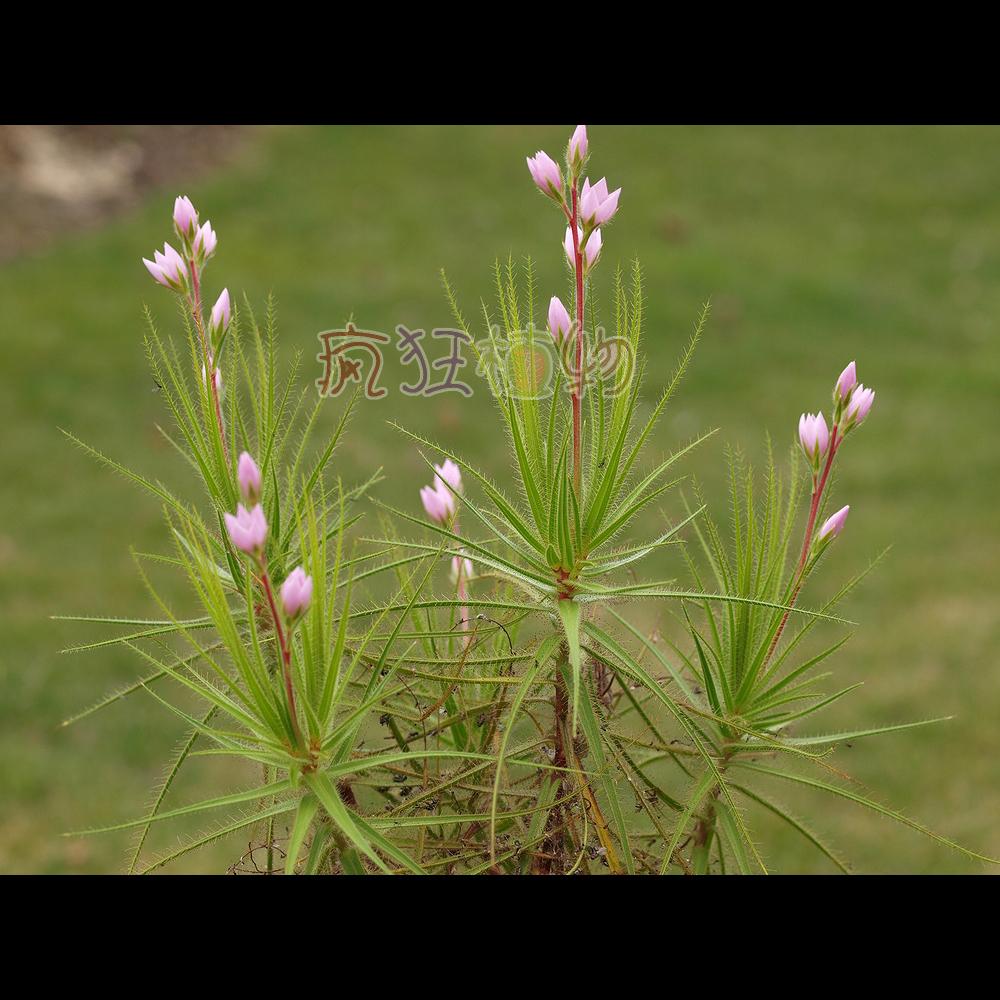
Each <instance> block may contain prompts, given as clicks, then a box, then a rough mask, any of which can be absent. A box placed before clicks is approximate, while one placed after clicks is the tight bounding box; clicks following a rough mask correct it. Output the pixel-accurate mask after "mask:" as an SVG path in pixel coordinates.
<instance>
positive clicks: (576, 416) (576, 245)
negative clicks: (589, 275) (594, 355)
mask: <svg viewBox="0 0 1000 1000" xmlns="http://www.w3.org/2000/svg"><path fill="white" fill-rule="evenodd" d="M572 198H573V213H572V215H571V216H570V223H569V226H570V231H571V232H572V233H573V264H574V270H575V271H576V387H575V388H574V390H573V483H574V485H575V486H576V496H577V501H578V502H581V503H582V497H581V496H580V483H581V481H582V472H583V470H582V467H581V461H582V455H581V452H582V446H581V441H580V438H581V420H580V409H581V404H582V400H583V254H582V253H581V251H580V233H579V230H578V217H579V210H578V207H577V199H576V179H575V178H574V179H573V193H572Z"/></svg>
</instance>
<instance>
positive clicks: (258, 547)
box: [223, 504, 267, 555]
mask: <svg viewBox="0 0 1000 1000" xmlns="http://www.w3.org/2000/svg"><path fill="white" fill-rule="evenodd" d="M223 517H224V518H225V521H226V531H228V532H229V537H230V539H231V540H232V543H233V545H235V546H236V548H238V549H239V550H240V552H246V553H247V555H260V553H261V552H263V550H264V542H265V541H266V540H267V521H266V520H265V519H264V511H263V509H262V508H261V506H260V504H257V505H256V506H255V507H254V508H253V509H252V510H247V509H246V507H244V506H243V504H240V505H239V506H238V507H237V508H236V516H235V517H234V516H233V515H232V514H223Z"/></svg>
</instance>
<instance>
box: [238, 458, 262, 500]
mask: <svg viewBox="0 0 1000 1000" xmlns="http://www.w3.org/2000/svg"><path fill="white" fill-rule="evenodd" d="M236 479H237V481H238V482H239V484H240V493H241V494H243V499H244V500H246V502H247V503H250V504H254V503H256V502H257V501H258V500H259V499H260V486H261V476H260V469H259V468H258V467H257V463H256V462H255V461H254V460H253V459H252V458H251V457H250V453H249V452H247V451H245V452H243V454H242V455H240V460H239V462H238V463H237V465H236Z"/></svg>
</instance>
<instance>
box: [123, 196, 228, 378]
mask: <svg viewBox="0 0 1000 1000" xmlns="http://www.w3.org/2000/svg"><path fill="white" fill-rule="evenodd" d="M174 231H175V232H176V233H177V236H178V238H179V239H180V243H181V250H180V252H178V251H177V250H175V249H174V248H173V247H172V246H171V245H170V244H169V243H164V244H163V252H162V253H161V252H160V251H159V250H156V251H154V252H153V259H152V260H149V259H147V258H146V257H143V258H142V262H143V264H145V265H146V270H147V271H149V273H150V275H151V276H152V278H153V280H154V281H156V282H157V283H158V284H161V285H163V286H164V287H165V288H169V289H171V291H174V292H179V293H180V294H182V295H184V296H186V297H187V298H188V302H189V305H190V306H191V309H192V312H193V313H194V314H195V322H196V324H198V325H199V328H200V324H201V322H202V320H201V315H200V311H201V288H200V274H201V270H202V268H203V267H204V266H205V263H206V262H207V261H208V259H209V257H211V256H212V255H213V254H214V253H215V248H216V246H217V245H218V242H219V239H218V236H216V234H215V230H214V229H213V228H212V223H211V222H210V221H209V220H207V219H206V220H205V222H204V223H202V224H201V225H199V223H198V212H197V210H196V209H195V207H194V205H193V204H192V203H191V199H190V198H188V197H187V195H181V196H179V197H178V198H177V199H176V200H175V201H174ZM231 319H232V307H231V303H230V300H229V290H228V289H226V288H223V290H222V293H221V294H220V295H219V298H218V299H217V300H216V303H215V305H214V306H212V312H211V321H210V328H209V329H210V335H211V339H210V343H209V344H206V353H207V355H208V359H209V366H210V367H211V369H212V372H213V381H214V382H215V387H216V389H217V390H218V391H221V388H222V384H221V383H222V377H221V375H220V373H219V370H218V368H216V367H215V362H214V360H213V349H212V346H211V345H216V346H217V345H218V344H219V343H221V340H222V335H223V334H224V333H225V331H226V329H227V328H228V326H229V323H230V320H231ZM202 368H203V370H202V381H207V377H206V373H205V371H204V368H205V366H204V365H203V366H202Z"/></svg>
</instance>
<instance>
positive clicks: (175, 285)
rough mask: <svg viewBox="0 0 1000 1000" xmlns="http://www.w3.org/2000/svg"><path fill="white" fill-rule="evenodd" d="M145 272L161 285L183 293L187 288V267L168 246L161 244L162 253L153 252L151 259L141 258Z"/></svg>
mask: <svg viewBox="0 0 1000 1000" xmlns="http://www.w3.org/2000/svg"><path fill="white" fill-rule="evenodd" d="M142 262H143V264H145V265H146V270H147V271H149V273H150V274H151V275H152V276H153V278H154V279H155V280H156V281H158V282H159V283H160V284H161V285H164V286H166V287H167V288H171V289H173V290H174V291H175V292H183V291H184V290H185V289H186V288H187V265H186V264H185V263H184V258H183V257H181V255H180V254H179V253H178V252H177V251H176V250H175V249H174V248H173V247H172V246H171V245H170V244H169V243H164V244H163V253H160V251H159V250H154V251H153V259H152V260H147V259H146V258H145V257H143V258H142Z"/></svg>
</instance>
